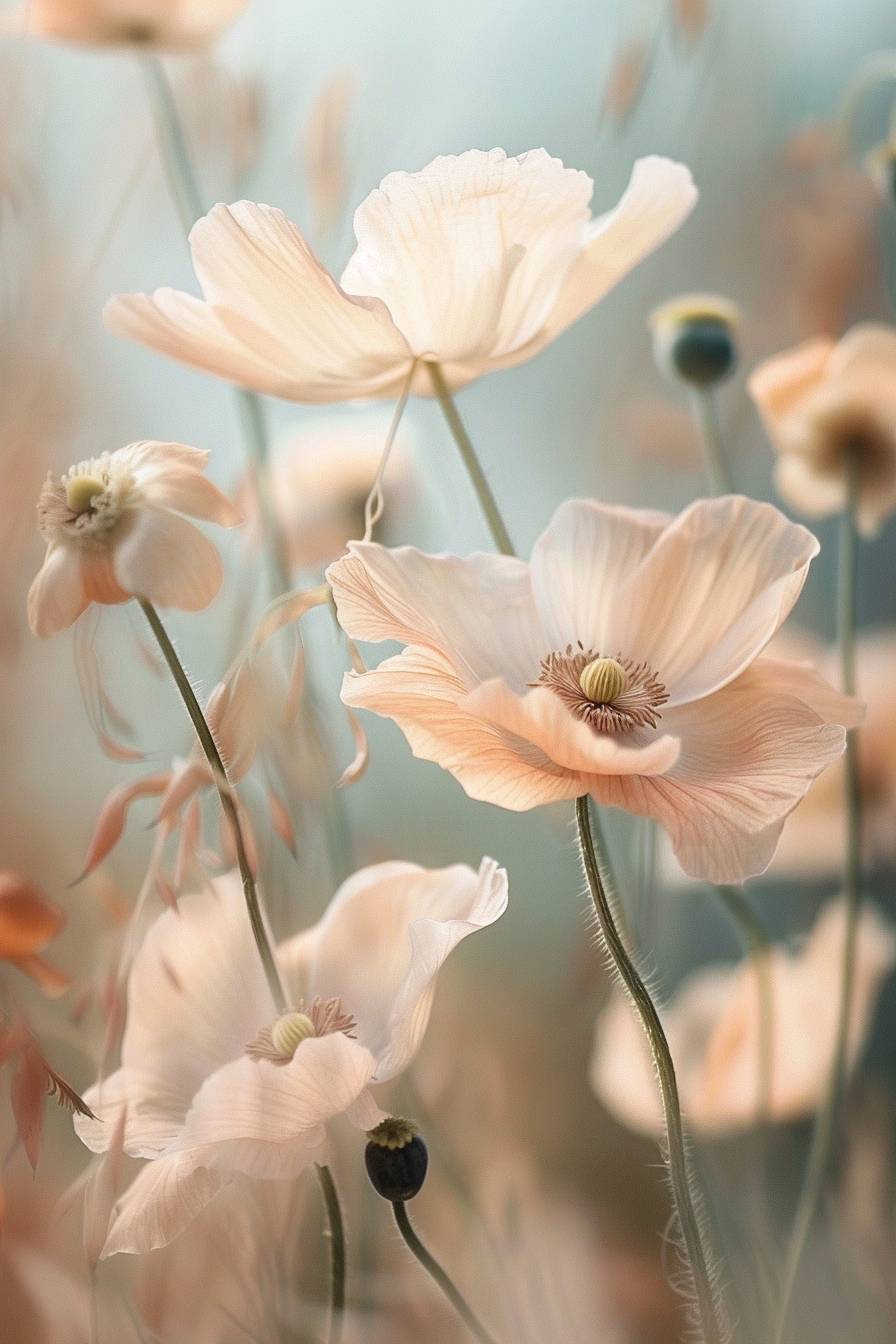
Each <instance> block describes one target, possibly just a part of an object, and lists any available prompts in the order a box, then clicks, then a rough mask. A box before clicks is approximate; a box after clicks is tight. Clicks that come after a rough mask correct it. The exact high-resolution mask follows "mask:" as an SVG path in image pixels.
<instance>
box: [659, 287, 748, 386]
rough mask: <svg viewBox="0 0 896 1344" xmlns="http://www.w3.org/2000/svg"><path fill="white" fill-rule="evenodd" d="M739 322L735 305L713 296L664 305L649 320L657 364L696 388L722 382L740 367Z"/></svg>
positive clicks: (694, 296)
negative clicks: (737, 366) (737, 337)
mask: <svg viewBox="0 0 896 1344" xmlns="http://www.w3.org/2000/svg"><path fill="white" fill-rule="evenodd" d="M738 321H739V315H738V311H737V309H736V308H735V306H734V304H732V303H729V302H728V300H727V299H720V298H716V297H715V296H713V295H702V294H692V295H685V296H684V297H682V298H680V299H672V300H671V301H670V302H669V303H664V304H663V305H662V306H661V307H660V308H657V309H656V311H655V312H653V313H652V314H651V316H650V328H651V331H652V332H653V348H654V354H655V356H656V361H657V364H658V365H659V367H660V368H661V369H662V370H663V372H665V373H669V374H671V375H672V376H673V377H675V378H680V379H682V381H683V382H686V383H690V384H692V385H693V386H695V387H712V386H713V385H714V384H716V383H721V382H723V381H724V379H726V378H728V377H730V376H731V374H732V373H733V372H734V369H735V366H736V364H737V344H736V341H735V333H736V329H737V325H738Z"/></svg>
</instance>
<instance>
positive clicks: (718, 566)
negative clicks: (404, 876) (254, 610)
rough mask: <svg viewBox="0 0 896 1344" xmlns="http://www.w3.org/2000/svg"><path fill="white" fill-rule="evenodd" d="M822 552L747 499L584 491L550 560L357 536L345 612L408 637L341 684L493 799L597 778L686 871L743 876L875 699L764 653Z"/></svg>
mask: <svg viewBox="0 0 896 1344" xmlns="http://www.w3.org/2000/svg"><path fill="white" fill-rule="evenodd" d="M817 551H818V543H817V542H816V540H815V538H814V537H813V536H812V535H811V533H809V532H807V531H806V530H805V528H802V527H799V526H797V525H795V524H793V523H790V522H788V521H787V519H786V518H785V517H784V516H783V514H781V513H779V511H778V510H777V509H775V508H773V507H772V506H771V505H769V504H760V503H757V502H755V501H753V500H748V499H743V498H740V497H737V496H731V497H727V498H722V499H718V500H701V501H698V502H697V503H696V504H694V505H692V506H691V507H690V508H689V509H687V510H685V512H684V513H682V514H681V515H680V516H679V517H678V518H672V517H670V516H669V515H668V514H664V513H657V512H651V511H647V510H632V509H626V508H618V507H616V508H613V507H609V506H605V505H601V504H597V503H594V502H592V501H589V500H572V501H570V502H567V503H566V504H563V505H562V506H561V507H560V508H559V509H558V511H557V513H556V514H555V515H554V518H553V521H552V522H551V523H550V525H549V527H548V529H547V531H546V532H544V533H543V534H542V536H541V537H540V538H539V540H538V541H537V542H536V544H535V548H534V551H533V554H532V561H531V564H530V565H527V564H524V563H523V562H522V561H520V560H515V559H509V558H507V557H504V556H496V555H473V556H470V557H469V558H468V559H465V560H463V559H456V558H454V557H450V556H431V555H424V554H422V553H421V552H419V551H416V550H414V549H412V548H410V547H402V548H400V549H397V550H388V549H386V548H384V547H382V546H377V545H371V544H363V543H353V544H352V545H351V546H350V547H349V551H348V554H347V555H346V556H344V557H343V558H342V559H340V560H338V561H337V562H336V563H335V564H333V565H331V566H330V568H329V570H328V571H327V576H328V578H329V580H330V582H331V584H332V587H333V593H334V597H335V600H336V605H337V609H338V613H339V620H340V623H341V625H342V626H343V628H344V629H345V630H346V632H347V633H348V634H349V635H351V636H352V638H355V639H359V640H366V641H370V642H377V641H380V640H386V639H390V640H391V639H394V640H399V641H400V642H402V643H403V644H406V645H407V646H408V647H407V648H406V649H405V651H404V652H403V653H401V654H399V655H398V656H397V657H392V658H388V659H386V661H384V662H383V663H381V664H380V666H379V667H378V668H376V669H375V670H374V671H371V672H367V673H363V674H360V675H359V674H350V675H349V676H348V677H347V678H346V680H345V682H344V685H343V692H342V696H343V700H344V701H345V703H346V704H348V705H351V706H353V707H361V708H366V709H371V710H373V711H374V712H375V713H378V714H382V715H385V716H387V717H390V718H393V719H395V721H396V723H397V724H398V725H399V727H400V728H401V729H402V731H403V732H404V733H405V735H406V736H407V738H408V741H409V743H410V745H411V748H412V750H413V751H414V753H415V754H416V755H417V756H421V757H423V758H424V759H425V760H432V761H436V762H438V764H440V765H442V766H444V767H445V768H446V769H448V770H450V771H451V772H452V774H454V775H455V776H456V777H457V778H458V780H459V781H460V782H461V784H462V785H463V786H464V788H465V789H466V791H467V793H468V794H470V796H471V797H473V798H479V799H483V800H484V801H486V802H491V803H497V804H498V805H500V806H503V807H508V808H511V809H513V810H514V811H524V810H526V809H528V808H532V807H537V806H539V805H540V804H542V803H550V802H556V801H557V800H559V799H564V798H574V797H577V796H578V795H581V794H585V793H590V794H591V795H592V796H593V797H594V798H595V799H596V800H597V801H598V802H601V803H606V804H609V805H611V806H614V807H621V808H625V809H626V810H628V811H631V812H635V813H638V814H640V815H644V816H650V817H653V818H655V819H656V820H657V821H659V822H660V823H661V824H662V825H663V826H664V827H665V828H666V830H667V831H668V832H669V835H670V838H671V840H672V844H673V847H674V849H675V852H676V854H677V856H678V859H679V861H680V862H681V864H682V866H683V867H684V868H685V869H686V871H687V872H689V873H691V874H693V875H695V876H699V877H709V878H712V879H713V880H715V881H722V882H728V881H741V880H742V879H743V878H745V877H748V876H750V875H751V874H753V873H757V872H761V871H762V870H763V869H764V868H765V867H766V866H767V864H768V863H769V861H770V859H771V857H772V854H773V852H774V849H775V845H776V843H777V839H778V836H779V834H780V831H781V828H782V826H783V824H784V820H785V818H786V816H787V814H788V813H789V812H790V811H791V809H792V808H793V807H795V806H796V804H797V803H798V802H799V800H800V799H801V798H802V797H803V795H804V794H805V792H806V790H807V789H808V787H809V785H810V783H811V781H812V780H813V779H814V778H815V776H816V775H817V774H819V773H820V771H821V770H823V769H824V767H825V766H826V765H827V764H828V763H829V762H831V761H832V760H834V759H835V758H836V757H838V756H839V755H840V753H841V752H842V750H843V745H844V740H845V734H844V730H843V728H842V727H840V726H838V725H839V724H848V723H853V722H855V720H856V717H857V714H858V710H857V707H856V705H855V704H854V702H852V701H849V700H847V699H846V698H845V697H843V696H840V695H838V694H837V693H836V692H835V691H833V690H832V689H831V688H830V687H828V686H827V685H825V684H824V683H823V682H821V681H820V680H819V679H818V678H817V677H815V676H814V674H813V673H812V672H811V671H810V670H808V669H807V668H805V667H802V666H799V665H795V664H789V663H784V662H781V661H780V660H777V659H770V658H760V657H759V655H760V654H761V652H762V650H763V649H764V647H765V645H766V644H767V643H768V641H769V640H770V639H771V637H772V635H773V634H774V633H775V631H776V630H777V628H778V626H779V625H780V624H781V622H782V621H783V620H784V618H785V617H786V615H787V613H788V612H789V610H790V608H791V607H792V606H793V604H794V602H795V601H796V599H797V596H798V595H799V592H800V589H801V588H802V585H803V582H804V579H805V577H806V573H807V570H808V567H809V562H810V561H811V559H812V557H813V556H814V555H815V554H816V553H817Z"/></svg>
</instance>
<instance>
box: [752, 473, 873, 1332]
mask: <svg viewBox="0 0 896 1344" xmlns="http://www.w3.org/2000/svg"><path fill="white" fill-rule="evenodd" d="M857 496H858V478H857V472H856V467H855V464H854V463H850V464H849V465H848V468H847V501H846V509H845V510H844V513H843V517H842V518H841V520H840V546H839V556H838V570H837V627H838V643H839V647H840V677H841V685H842V689H843V690H844V691H845V692H846V694H847V695H854V694H855V689H856V665H855V664H856V655H855V647H856V592H857V578H858V550H859V538H858V531H857V528H856V504H857ZM845 766H846V770H845V792H846V798H845V803H846V856H845V860H844V866H843V890H844V896H845V899H846V931H845V934H844V938H843V953H842V961H841V970H840V1002H839V1006H838V1013H837V1034H836V1037H835V1039H834V1053H833V1057H832V1059H831V1071H830V1077H829V1080H828V1088H827V1092H826V1094H825V1097H824V1100H823V1102H822V1104H821V1106H820V1107H819V1110H818V1114H817V1115H816V1117H815V1127H814V1129H813V1131H812V1142H811V1145H810V1148H809V1157H808V1160H807V1162H806V1174H805V1177H804V1178H803V1188H802V1191H801V1193H800V1199H799V1204H798V1205H797V1210H796V1214H795V1216H794V1221H793V1231H792V1233H791V1237H790V1245H789V1246H788V1250H787V1258H786V1261H785V1265H784V1278H783V1287H782V1290H781V1304H780V1307H779V1313H778V1322H777V1327H776V1330H775V1335H774V1340H775V1344H782V1341H783V1339H784V1334H785V1331H786V1328H787V1318H788V1313H789V1309H790V1300H791V1297H792V1296H793V1289H794V1285H795V1283H796V1278H797V1274H798V1272H799V1267H800V1261H801V1260H802V1257H803V1252H804V1250H805V1249H806V1242H807V1241H808V1239H809V1233H810V1232H811V1231H812V1224H813V1222H814V1221H815V1214H816V1211H817V1209H818V1204H819V1201H820V1199H821V1193H822V1190H823V1188H824V1183H825V1180H826V1178H827V1174H828V1164H829V1161H830V1157H831V1150H832V1148H833V1144H834V1137H835V1134H836V1131H837V1119H838V1112H839V1109H840V1101H841V1097H842V1093H843V1084H844V1080H845V1076H846V1053H847V1046H848V1043H849V1027H850V1018H851V1016H852V1000H853V987H854V981H855V959H856V935H857V931H858V923H859V913H860V911H861V904H862V795H861V786H860V781H859V744H858V738H857V736H856V729H852V731H851V732H850V733H849V734H848V735H847V738H846V754H845Z"/></svg>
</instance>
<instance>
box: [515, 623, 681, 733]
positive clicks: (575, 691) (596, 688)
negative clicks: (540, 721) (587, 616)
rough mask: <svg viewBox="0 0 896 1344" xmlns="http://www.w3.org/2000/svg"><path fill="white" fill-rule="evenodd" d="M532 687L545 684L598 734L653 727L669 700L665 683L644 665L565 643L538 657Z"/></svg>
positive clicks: (619, 654) (620, 656) (619, 656)
mask: <svg viewBox="0 0 896 1344" xmlns="http://www.w3.org/2000/svg"><path fill="white" fill-rule="evenodd" d="M532 685H533V686H547V687H548V689H549V690H552V691H553V692H554V694H555V695H559V697H560V699H561V700H562V701H563V703H564V704H565V705H566V706H567V707H568V708H569V709H570V710H572V712H573V714H575V716H576V718H577V719H582V720H583V721H584V722H585V723H587V724H588V725H589V727H591V728H593V729H594V730H595V732H598V733H630V732H632V730H633V729H635V728H655V727H656V725H657V722H658V721H659V718H660V712H659V707H660V705H664V704H665V703H666V701H667V700H668V699H669V695H668V692H667V691H666V688H665V686H664V685H663V684H662V682H661V681H660V680H659V679H658V678H657V676H656V674H655V672H654V671H653V669H652V668H651V667H649V666H648V664H647V663H643V662H642V663H636V662H634V661H633V660H632V659H631V658H624V657H623V656H622V654H621V653H618V654H617V655H616V657H615V658H607V657H605V656H603V655H602V654H600V653H597V652H595V650H594V649H586V648H585V647H584V646H583V645H582V644H579V645H578V647H577V648H576V649H574V648H573V646H572V645H571V644H567V646H566V648H565V649H564V650H563V651H562V652H557V653H549V654H548V656H547V658H544V659H542V663H541V670H540V672H539V675H538V680H537V681H534V682H533V683H532Z"/></svg>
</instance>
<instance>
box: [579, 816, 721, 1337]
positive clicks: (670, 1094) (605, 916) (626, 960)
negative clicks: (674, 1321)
mask: <svg viewBox="0 0 896 1344" xmlns="http://www.w3.org/2000/svg"><path fill="white" fill-rule="evenodd" d="M576 822H577V825H578V831H579V844H580V847H581V852H582V864H583V867H584V869H585V876H586V877H587V879H588V887H589V890H590V892H591V899H592V900H593V902H594V909H595V913H596V915H597V922H598V927H599V929H600V934H601V937H602V939H603V941H604V944H605V946H606V950H607V952H608V954H609V957H610V961H611V963H612V966H613V970H614V971H615V973H616V974H617V975H618V977H619V979H620V980H621V982H622V984H623V986H624V987H625V990H626V992H627V993H628V996H629V998H630V999H631V1002H632V1005H633V1007H634V1009H635V1011H636V1012H637V1014H638V1017H639V1018H640V1020H641V1025H642V1027H643V1028H644V1032H645V1034H646V1036H647V1039H648V1041H649V1043H650V1049H651V1053H652V1055H653V1062H654V1066H655V1068H656V1073H657V1078H658V1080H659V1085H660V1092H661V1095H662V1103H663V1112H664V1116H665V1126H666V1143H665V1150H666V1154H665V1155H666V1160H667V1163H668V1168H669V1178H670V1183H671V1186H672V1198H673V1202H674V1206H675V1212H676V1215H677V1218H678V1222H679V1226H680V1228H681V1238H682V1252H683V1257H684V1261H685V1266H686V1268H687V1270H688V1272H689V1276H690V1279H691V1283H692V1287H693V1292H694V1303H693V1305H694V1309H695V1312H696V1322H697V1323H698V1324H699V1328H700V1332H701V1334H700V1338H701V1339H702V1340H703V1341H704V1344H724V1341H725V1340H726V1339H727V1327H726V1325H725V1322H724V1319H723V1316H722V1307H721V1304H720V1302H719V1301H718V1298H717V1295H716V1292H715V1290H714V1288H713V1281H712V1275H711V1273H710V1266H709V1257H708V1253H707V1250H706V1248H705V1246H704V1240H703V1234H702V1232H701V1228H700V1212H699V1204H698V1198H697V1195H696V1193H695V1190H694V1186H693V1179H692V1175H691V1171H690V1166H689V1163H688V1155H687V1148H686V1146H685V1135H684V1124H683V1121H682V1116H681V1103H680V1100H679V1096H678V1081H677V1079H676V1077H675V1066H674V1064H673V1062H672V1054H671V1051H670V1050H669V1043H668V1041H667V1040H666V1033H665V1032H664V1030H663V1024H662V1022H661V1021H660V1018H659V1014H658V1013H657V1010H656V1007H655V1005H654V1002H653V999H652V998H651V997H650V992H649V990H648V989H647V986H646V985H645V983H644V981H643V980H642V978H641V976H640V975H639V973H638V970H637V968H636V966H635V964H634V962H633V961H632V959H631V957H630V956H629V954H628V952H627V951H626V947H625V943H624V942H623V940H622V937H621V935H620V933H619V930H618V928H617V925H616V919H615V916H614V913H613V907H612V903H611V899H610V897H609V895H608V893H607V887H606V884H605V882H604V878H603V875H602V874H601V870H600V865H599V862H598V856H597V848H596V846H595V839H594V833H593V831H592V822H591V810H590V807H589V799H588V796H587V794H586V795H583V796H582V797H580V798H577V799H576Z"/></svg>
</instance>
